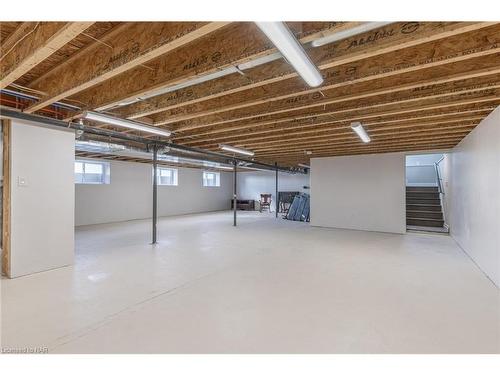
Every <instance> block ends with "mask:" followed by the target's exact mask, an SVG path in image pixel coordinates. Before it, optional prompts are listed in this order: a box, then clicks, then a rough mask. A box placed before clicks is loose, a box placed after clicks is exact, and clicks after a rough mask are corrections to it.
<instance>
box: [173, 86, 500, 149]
mask: <svg viewBox="0 0 500 375" xmlns="http://www.w3.org/2000/svg"><path fill="white" fill-rule="evenodd" d="M499 99H500V90H498V88H497V87H496V86H494V87H489V88H486V89H484V88H477V89H476V88H470V89H464V90H462V91H461V92H460V93H458V94H457V93H456V92H447V93H435V94H434V93H431V95H427V96H419V97H409V98H405V99H403V100H398V99H396V100H394V99H393V100H390V99H389V100H387V99H386V101H384V102H380V101H371V102H369V101H368V102H363V103H361V102H360V103H356V104H354V105H350V106H349V105H346V106H343V107H331V108H330V107H327V108H325V109H323V110H319V111H308V112H302V113H298V114H296V115H295V116H262V117H264V118H263V119H262V120H264V121H262V120H261V121H255V119H251V120H247V121H232V122H228V123H227V124H226V125H225V126H224V127H222V126H220V125H221V124H215V125H214V124H212V126H211V127H210V128H207V129H206V131H205V132H203V133H202V132H200V133H197V135H198V136H199V135H202V134H203V135H205V134H217V133H222V132H227V131H240V130H244V129H248V128H254V127H259V126H267V125H272V124H276V123H290V122H294V121H298V120H304V119H311V120H312V121H316V120H317V119H318V118H329V119H330V120H334V119H342V118H343V117H342V116H343V115H344V116H348V115H349V114H350V116H349V118H352V119H353V121H361V120H363V119H365V118H369V116H372V115H373V114H374V113H377V114H380V113H384V114H386V115H389V114H391V115H402V114H406V113H409V112H413V111H416V110H417V111H418V110H429V109H440V108H446V107H450V106H461V105H467V104H474V103H485V102H496V101H498V100H499ZM268 117H269V118H268ZM256 120H259V118H256ZM238 123H239V124H238ZM186 137H188V136H187V135H186V136H184V135H181V136H178V137H176V138H175V139H176V140H177V141H179V140H180V139H185V138H186Z"/></svg>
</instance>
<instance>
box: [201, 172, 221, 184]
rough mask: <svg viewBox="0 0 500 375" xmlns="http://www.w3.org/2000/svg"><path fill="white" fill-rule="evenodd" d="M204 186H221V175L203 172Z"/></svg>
mask: <svg viewBox="0 0 500 375" xmlns="http://www.w3.org/2000/svg"><path fill="white" fill-rule="evenodd" d="M203 186H209V187H218V186H220V173H219V172H209V171H203Z"/></svg>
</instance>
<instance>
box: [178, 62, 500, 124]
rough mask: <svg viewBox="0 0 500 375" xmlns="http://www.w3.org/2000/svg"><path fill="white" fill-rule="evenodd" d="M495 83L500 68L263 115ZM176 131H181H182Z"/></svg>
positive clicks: (338, 96)
mask: <svg viewBox="0 0 500 375" xmlns="http://www.w3.org/2000/svg"><path fill="white" fill-rule="evenodd" d="M489 72H492V73H493V75H492V76H490V75H489ZM496 81H498V82H500V68H497V69H487V70H481V71H480V72H476V73H475V74H472V73H465V74H458V75H452V76H449V77H446V78H444V79H438V80H424V81H420V82H417V83H411V84H405V85H399V86H392V87H390V86H389V88H383V89H380V90H374V91H363V90H361V88H359V89H358V88H356V87H352V88H348V89H347V90H345V91H344V92H345V93H349V92H352V91H353V92H355V93H354V94H347V95H341V94H342V93H341V92H336V93H329V94H328V97H327V98H326V100H325V99H321V98H320V99H316V100H313V101H312V102H313V104H306V105H296V104H295V103H294V102H292V103H286V104H285V105H283V106H282V108H283V109H275V110H274V111H269V112H265V115H266V116H267V115H274V114H280V113H287V112H293V111H298V110H301V109H309V108H316V107H323V106H326V105H330V104H336V103H342V102H349V101H353V100H357V99H365V98H370V97H374V96H380V95H386V94H395V93H398V92H401V95H403V94H406V95H407V96H408V94H410V95H411V94H413V95H415V94H418V93H426V92H427V91H435V90H436V91H437V89H439V90H440V92H441V93H444V92H445V91H446V90H448V91H449V92H451V91H456V92H459V90H460V89H465V88H467V86H470V87H476V86H477V87H479V86H481V85H483V86H484V87H488V85H489V83H490V82H496ZM331 97H333V98H334V99H330V98H331ZM379 100H381V99H377V101H379ZM261 115H262V114H261ZM250 118H251V117H250ZM245 119H246V118H245ZM235 120H237V119H235ZM207 126H208V125H207ZM177 131H182V129H181V130H177Z"/></svg>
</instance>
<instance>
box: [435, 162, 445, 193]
mask: <svg viewBox="0 0 500 375" xmlns="http://www.w3.org/2000/svg"><path fill="white" fill-rule="evenodd" d="M443 160H444V156H442V157H441V159H439V160H438V161H437V162H435V163H434V169H435V171H436V179H437V183H438V191H439V193H440V194H443V195H444V189H443V182H442V181H443V179H442V178H441V172H439V164H440V163H441V162H442V161H443Z"/></svg>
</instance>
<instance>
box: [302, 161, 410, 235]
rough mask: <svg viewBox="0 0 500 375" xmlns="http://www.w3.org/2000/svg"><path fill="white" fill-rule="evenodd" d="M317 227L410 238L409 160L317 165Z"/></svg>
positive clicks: (314, 165)
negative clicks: (407, 201) (407, 216)
mask: <svg viewBox="0 0 500 375" xmlns="http://www.w3.org/2000/svg"><path fill="white" fill-rule="evenodd" d="M311 225H314V226H320V227H332V228H346V229H359V230H368V231H380V232H392V233H405V232H406V219H405V156H404V154H402V153H390V154H380V155H360V156H340V157H328V158H313V159H311Z"/></svg>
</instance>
